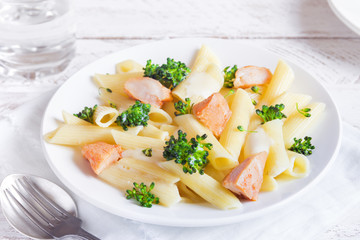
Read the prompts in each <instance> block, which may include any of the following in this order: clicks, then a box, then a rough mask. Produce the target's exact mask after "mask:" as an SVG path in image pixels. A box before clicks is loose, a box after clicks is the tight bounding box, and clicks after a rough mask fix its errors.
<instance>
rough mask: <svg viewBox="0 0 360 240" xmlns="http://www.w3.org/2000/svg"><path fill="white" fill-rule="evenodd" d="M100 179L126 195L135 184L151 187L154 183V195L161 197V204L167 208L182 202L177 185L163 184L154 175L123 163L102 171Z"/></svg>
mask: <svg viewBox="0 0 360 240" xmlns="http://www.w3.org/2000/svg"><path fill="white" fill-rule="evenodd" d="M99 178H100V179H102V180H104V181H106V182H108V183H110V184H111V185H113V186H114V187H116V188H119V189H120V190H122V191H123V192H124V193H125V191H126V190H127V189H132V188H133V187H134V186H133V183H134V182H137V183H141V182H143V183H145V184H146V185H147V186H150V184H151V183H152V182H154V183H155V187H154V189H153V190H152V193H153V194H155V195H156V196H157V197H159V198H160V204H161V205H163V206H166V207H170V206H172V205H174V204H176V203H178V202H180V200H181V197H180V195H179V191H178V188H177V187H176V185H175V184H171V183H166V182H162V181H161V180H159V178H156V177H154V175H151V174H147V173H145V172H143V171H138V170H135V169H131V168H130V167H127V166H124V165H123V164H122V163H121V161H120V162H118V163H116V164H113V165H112V166H110V167H108V168H106V169H105V170H104V171H102V172H101V173H100V174H99Z"/></svg>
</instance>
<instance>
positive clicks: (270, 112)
mask: <svg viewBox="0 0 360 240" xmlns="http://www.w3.org/2000/svg"><path fill="white" fill-rule="evenodd" d="M284 108H285V105H284V104H282V103H281V104H276V105H275V107H274V106H270V107H268V106H265V105H263V106H262V110H259V109H256V114H257V115H259V116H260V117H261V118H262V119H263V122H262V123H263V124H264V123H266V122H269V121H271V120H274V119H283V118H286V115H285V114H283V113H282V112H281V111H282V110H284Z"/></svg>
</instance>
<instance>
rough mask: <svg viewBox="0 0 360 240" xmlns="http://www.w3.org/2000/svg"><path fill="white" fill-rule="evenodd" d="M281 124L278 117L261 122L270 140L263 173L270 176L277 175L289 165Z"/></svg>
mask: <svg viewBox="0 0 360 240" xmlns="http://www.w3.org/2000/svg"><path fill="white" fill-rule="evenodd" d="M282 125H283V122H282V121H281V120H279V119H275V120H272V121H270V122H266V123H264V124H263V128H264V130H265V132H266V134H267V135H268V136H269V138H270V139H271V140H272V144H271V145H270V150H269V156H268V158H267V160H266V165H265V171H264V174H266V175H269V176H270V177H276V176H278V175H279V174H281V173H282V172H284V171H285V170H286V169H288V168H289V166H290V162H289V158H288V155H287V153H286V150H285V147H284V141H283V133H282Z"/></svg>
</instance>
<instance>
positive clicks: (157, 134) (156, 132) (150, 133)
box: [139, 124, 169, 141]
mask: <svg viewBox="0 0 360 240" xmlns="http://www.w3.org/2000/svg"><path fill="white" fill-rule="evenodd" d="M139 136H144V137H151V138H156V139H160V140H162V141H164V140H165V139H168V138H169V133H168V132H167V131H163V130H160V129H158V128H157V127H155V126H153V125H151V124H148V125H147V126H146V127H144V128H143V129H142V130H141V131H140V132H139Z"/></svg>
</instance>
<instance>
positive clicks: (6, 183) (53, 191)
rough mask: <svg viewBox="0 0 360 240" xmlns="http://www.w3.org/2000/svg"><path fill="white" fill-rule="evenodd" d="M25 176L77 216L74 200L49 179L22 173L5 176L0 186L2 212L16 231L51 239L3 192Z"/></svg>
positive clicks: (36, 237) (34, 236) (29, 235)
mask: <svg viewBox="0 0 360 240" xmlns="http://www.w3.org/2000/svg"><path fill="white" fill-rule="evenodd" d="M23 177H26V178H27V179H29V180H31V181H32V182H33V184H34V185H36V186H37V187H38V188H39V189H40V190H41V191H42V192H43V193H44V194H45V195H46V196H47V197H48V198H50V199H51V200H53V201H54V202H56V203H57V204H58V205H60V206H61V207H62V208H63V209H65V210H66V211H68V212H69V213H71V214H72V215H74V216H77V208H76V204H75V202H74V200H73V199H72V198H71V197H70V195H69V194H68V193H67V192H65V191H64V190H63V189H62V188H60V187H59V186H58V185H56V184H55V183H53V182H50V181H49V180H46V179H44V178H40V177H36V176H31V175H24V174H12V175H9V176H7V177H6V178H5V179H4V180H3V182H2V183H1V187H0V190H1V192H0V198H1V207H2V212H3V214H4V216H5V218H6V219H7V221H8V222H9V223H10V225H11V226H13V227H14V228H15V229H16V230H17V231H19V232H20V233H22V234H24V235H25V236H28V237H30V238H34V239H52V238H51V237H50V236H49V235H48V234H46V233H45V232H43V231H42V230H41V229H40V228H38V227H37V226H36V225H35V224H34V223H33V222H31V221H30V220H29V219H28V218H27V217H26V216H24V214H22V212H21V211H19V209H18V208H17V207H14V205H13V204H12V203H11V202H10V201H9V200H8V198H7V197H6V195H5V194H4V191H5V189H7V188H9V187H11V186H13V185H14V184H16V183H15V182H16V181H17V180H18V179H20V178H23Z"/></svg>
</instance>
